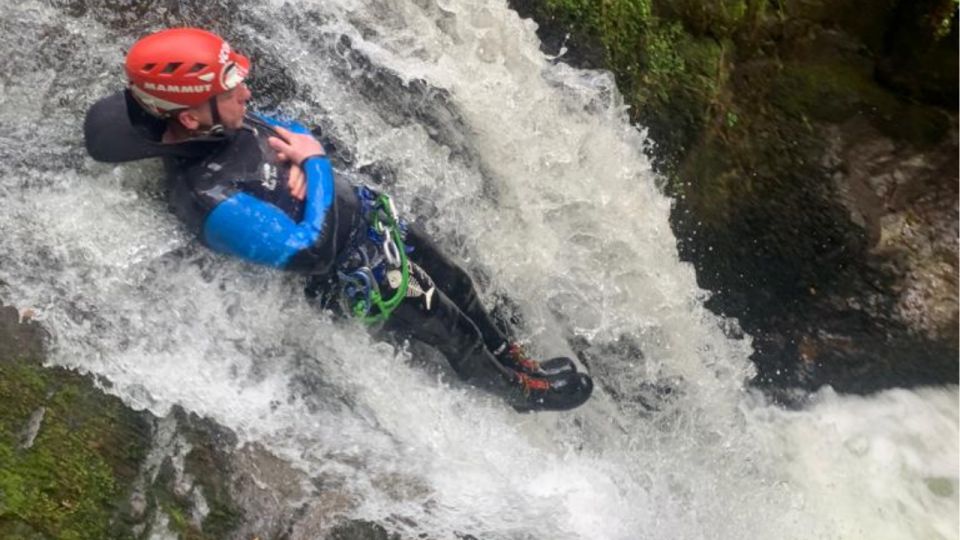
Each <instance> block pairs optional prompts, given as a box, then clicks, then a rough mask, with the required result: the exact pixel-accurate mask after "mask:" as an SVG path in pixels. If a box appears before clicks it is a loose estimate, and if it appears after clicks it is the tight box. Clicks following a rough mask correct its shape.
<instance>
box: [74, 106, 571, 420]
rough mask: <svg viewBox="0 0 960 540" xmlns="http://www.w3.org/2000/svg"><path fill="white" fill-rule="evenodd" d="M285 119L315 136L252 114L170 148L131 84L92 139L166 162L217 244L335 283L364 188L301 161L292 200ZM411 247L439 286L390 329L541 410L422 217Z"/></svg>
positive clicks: (408, 304) (91, 143)
mask: <svg viewBox="0 0 960 540" xmlns="http://www.w3.org/2000/svg"><path fill="white" fill-rule="evenodd" d="M277 125H282V126H283V127H286V128H287V129H290V130H291V131H293V132H298V133H307V132H308V131H307V130H306V128H304V127H303V126H302V125H300V124H298V123H295V122H285V121H280V120H277V119H272V118H268V117H264V116H259V115H254V114H251V115H248V117H247V118H246V120H245V123H244V126H243V128H241V129H239V130H235V131H232V132H228V133H226V134H223V135H221V136H209V137H201V138H196V139H191V140H188V141H184V142H180V143H174V144H164V143H161V142H160V140H161V137H162V134H163V131H164V129H165V123H164V122H163V121H161V120H159V119H156V118H154V117H151V116H149V115H147V114H146V113H145V112H144V111H143V110H142V109H141V108H140V107H139V106H138V105H137V104H136V102H135V101H134V100H133V98H132V97H131V96H130V95H129V94H128V93H127V92H121V93H118V94H115V95H113V96H110V97H107V98H104V99H102V100H101V101H99V102H97V103H96V104H95V105H94V106H93V107H92V108H91V109H90V111H89V112H88V113H87V118H86V122H85V125H84V135H85V140H86V145H87V150H88V152H89V153H90V155H91V156H92V157H93V158H94V159H97V160H99V161H105V162H112V163H118V162H126V161H131V160H136V159H143V158H148V157H160V158H162V159H163V162H164V165H165V168H166V176H167V188H168V192H169V202H170V206H171V208H172V210H173V212H174V213H175V214H176V215H177V216H178V217H179V218H180V219H181V220H182V221H183V222H184V223H185V224H186V225H187V227H189V228H190V229H191V230H193V231H194V232H195V233H196V234H197V236H198V237H199V238H200V240H201V241H202V242H203V243H204V244H206V245H207V246H209V247H210V248H212V249H214V250H216V251H219V252H221V253H225V254H229V255H233V256H237V257H240V258H242V259H244V260H247V261H250V262H253V263H257V264H263V265H269V266H274V267H277V268H281V269H285V270H292V271H297V272H302V273H304V274H308V275H310V276H314V277H319V278H321V279H320V280H319V281H323V280H324V278H326V281H327V282H335V281H336V279H335V278H334V277H333V276H336V270H337V265H338V262H339V261H342V260H343V259H344V255H345V254H347V253H348V252H349V250H351V249H354V248H356V246H357V243H358V241H359V240H358V238H360V237H362V236H363V232H362V231H363V230H364V229H365V228H366V227H367V225H368V224H367V223H366V222H365V219H364V215H363V212H362V207H363V204H362V201H361V200H360V198H359V197H358V190H357V189H356V188H354V187H353V186H351V185H349V184H348V183H347V182H345V181H342V180H340V179H338V178H337V177H336V175H335V174H334V172H333V168H332V167H331V165H330V162H329V160H328V159H327V158H325V157H313V158H309V159H307V160H306V161H305V162H304V163H303V164H302V167H303V169H304V172H305V176H306V184H307V189H306V197H305V199H304V201H302V202H301V201H298V200H297V199H295V198H293V197H292V196H291V195H290V191H289V189H288V187H287V180H288V176H289V170H290V169H289V165H288V164H284V163H280V162H279V161H278V160H277V157H276V155H275V153H274V151H273V150H272V149H271V148H270V147H269V145H268V144H267V138H268V137H269V136H272V135H276V132H275V131H274V127H275V126H277ZM405 243H406V244H407V245H408V246H410V247H411V248H412V251H411V252H410V254H409V260H410V261H411V262H412V263H413V265H411V269H412V272H413V275H414V276H415V278H416V279H417V280H418V284H419V286H420V288H421V289H423V290H427V289H433V290H431V291H430V294H419V295H408V296H407V297H406V298H404V300H403V301H402V302H401V303H400V305H399V306H398V307H397V308H396V309H395V310H394V311H393V313H392V314H391V315H390V317H389V319H388V320H387V321H386V322H385V323H384V324H383V329H384V330H386V331H389V332H393V333H399V334H402V335H406V336H409V337H411V338H413V339H417V340H419V341H423V342H425V343H427V344H429V345H431V346H433V347H435V348H437V349H438V350H440V351H441V352H442V353H443V354H444V356H445V357H446V358H447V359H448V360H449V362H450V364H451V365H452V366H453V367H454V369H455V370H456V372H457V373H458V374H459V375H460V376H461V377H462V378H464V379H465V380H468V381H470V382H471V383H473V384H475V385H478V386H482V387H485V388H487V389H488V390H491V391H493V392H495V393H498V394H501V395H503V396H504V397H506V398H507V399H508V400H509V401H511V402H512V403H513V404H514V405H516V406H520V407H530V403H526V402H525V400H526V399H527V396H524V395H521V393H520V392H519V386H518V384H517V378H516V377H517V376H516V373H515V372H514V371H513V370H512V369H509V368H507V367H505V366H504V365H503V363H502V361H501V360H499V359H498V357H497V356H495V355H494V354H493V353H492V352H491V351H497V350H503V348H504V345H505V344H506V342H507V338H506V336H505V335H504V334H503V332H502V331H501V330H500V329H499V328H498V327H497V325H496V324H495V323H494V321H493V320H492V319H491V317H490V315H489V314H488V313H487V311H486V310H485V309H484V308H483V306H482V305H481V303H480V302H479V300H478V298H477V294H476V291H475V288H474V285H473V282H472V280H471V278H470V277H469V275H468V274H467V273H466V272H465V271H464V270H463V269H462V268H460V267H459V266H458V265H456V264H454V263H453V262H452V261H451V260H450V259H449V258H447V257H446V256H445V255H444V254H443V253H442V252H441V251H440V250H439V249H438V248H437V246H436V245H435V244H434V243H433V242H432V241H431V240H430V239H429V238H428V237H427V236H426V235H425V234H423V233H422V231H421V230H420V229H419V228H418V227H417V226H416V225H411V226H410V227H409V228H408V230H407V232H406V240H405ZM588 382H589V381H588ZM573 390H577V392H579V394H578V395H577V396H568V397H574V398H575V399H573V400H572V401H570V403H569V405H570V406H576V405H578V404H579V403H582V401H583V400H585V399H586V397H587V396H589V393H590V388H579V389H576V388H574V389H573ZM584 392H585V393H586V394H585V395H581V394H583V393H584ZM561 397H562V396H561ZM565 399H566V398H565ZM568 401H569V400H568ZM564 404H565V402H563V401H562V400H561V401H560V402H558V403H555V404H553V406H552V407H551V408H566V407H564V406H563V405H564Z"/></svg>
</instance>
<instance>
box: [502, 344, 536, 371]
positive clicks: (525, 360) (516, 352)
mask: <svg viewBox="0 0 960 540" xmlns="http://www.w3.org/2000/svg"><path fill="white" fill-rule="evenodd" d="M507 354H508V355H510V358H511V359H512V360H513V361H514V362H516V363H517V365H518V366H520V367H522V368H523V369H524V371H526V372H528V373H536V372H538V371H540V362H537V361H536V360H534V359H532V358H530V357H529V356H527V353H525V352H524V351H523V347H521V346H520V345H519V344H517V343H511V344H510V347H509V348H508V349H507Z"/></svg>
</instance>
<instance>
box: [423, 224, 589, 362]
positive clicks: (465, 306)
mask: <svg viewBox="0 0 960 540" xmlns="http://www.w3.org/2000/svg"><path fill="white" fill-rule="evenodd" d="M407 244H408V245H411V246H413V253H411V254H410V259H411V260H413V261H414V262H415V263H416V264H417V265H419V266H420V267H421V268H423V269H424V270H426V271H427V274H429V275H430V277H432V278H433V281H434V283H435V284H436V286H437V288H438V289H440V290H441V291H443V292H444V294H446V295H447V297H448V298H449V299H450V300H451V301H453V303H454V304H456V306H457V307H459V308H460V310H461V311H463V313H464V314H465V315H466V316H467V317H468V318H469V319H470V320H471V321H473V322H474V323H475V324H476V326H477V328H478V329H479V330H480V334H481V335H482V336H483V343H484V344H485V345H486V347H487V350H489V351H490V352H492V353H494V355H495V358H496V359H497V361H498V362H500V363H501V364H503V365H505V366H507V367H508V368H511V369H515V370H520V371H522V372H524V373H528V374H531V375H559V374H562V373H567V372H573V371H576V366H575V365H574V363H573V362H572V361H571V360H570V359H569V358H564V357H559V358H551V359H549V360H546V361H542V362H538V361H535V360H533V359H531V358H530V357H528V356H527V354H526V353H525V352H524V350H523V348H522V347H521V346H520V345H519V344H516V343H511V342H510V340H509V338H508V337H507V336H506V335H505V334H504V333H503V332H502V331H501V330H500V328H499V327H498V326H497V325H496V323H495V322H494V320H493V317H492V316H491V315H490V314H489V313H488V312H487V310H486V309H485V308H484V307H483V304H481V303H480V299H479V297H478V295H477V290H476V287H474V284H473V279H471V278H470V275H469V274H467V272H466V270H464V269H463V268H461V267H460V266H459V265H458V264H456V263H455V262H453V261H452V260H451V259H450V258H449V257H447V256H446V255H445V254H444V253H443V252H442V251H440V248H439V247H438V246H437V245H436V243H434V242H433V240H432V239H430V237H429V236H428V235H427V234H426V233H425V232H424V231H423V229H422V228H420V227H419V226H417V225H415V224H414V225H411V226H410V229H409V231H408V232H407Z"/></svg>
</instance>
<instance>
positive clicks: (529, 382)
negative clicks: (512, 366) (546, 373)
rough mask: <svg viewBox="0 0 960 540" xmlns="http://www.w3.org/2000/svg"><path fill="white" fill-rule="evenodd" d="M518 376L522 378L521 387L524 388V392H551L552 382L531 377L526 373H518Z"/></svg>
mask: <svg viewBox="0 0 960 540" xmlns="http://www.w3.org/2000/svg"><path fill="white" fill-rule="evenodd" d="M517 376H518V377H519V378H520V386H522V387H523V391H524V392H527V393H530V392H531V391H534V390H537V391H541V392H546V391H547V390H550V381H548V380H546V379H541V378H538V377H531V376H529V375H526V374H524V373H517Z"/></svg>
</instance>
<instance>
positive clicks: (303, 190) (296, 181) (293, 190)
mask: <svg viewBox="0 0 960 540" xmlns="http://www.w3.org/2000/svg"><path fill="white" fill-rule="evenodd" d="M287 189H289V190H290V195H291V196H292V197H293V198H294V199H296V200H298V201H302V200H303V199H304V197H306V196H307V175H305V174H303V169H301V168H300V167H298V166H296V165H293V166H291V167H290V176H289V177H288V178H287Z"/></svg>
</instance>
